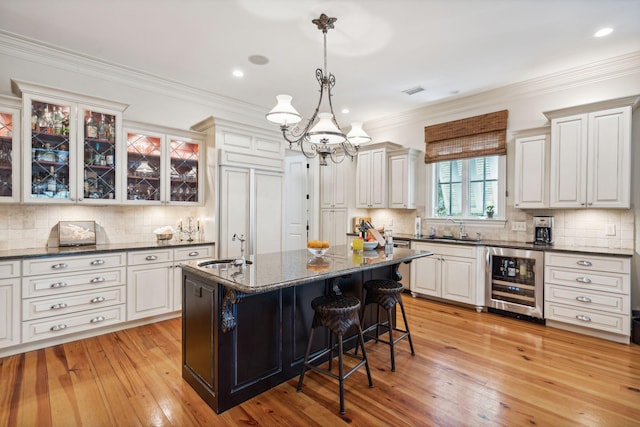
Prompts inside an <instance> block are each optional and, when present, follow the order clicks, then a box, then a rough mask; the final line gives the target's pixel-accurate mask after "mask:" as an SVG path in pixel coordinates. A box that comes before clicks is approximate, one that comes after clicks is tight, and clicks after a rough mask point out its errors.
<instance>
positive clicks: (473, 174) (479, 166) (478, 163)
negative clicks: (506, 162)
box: [469, 157, 484, 181]
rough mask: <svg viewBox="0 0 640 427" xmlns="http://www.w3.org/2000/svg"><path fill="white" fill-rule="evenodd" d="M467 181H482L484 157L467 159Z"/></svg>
mask: <svg viewBox="0 0 640 427" xmlns="http://www.w3.org/2000/svg"><path fill="white" fill-rule="evenodd" d="M469 180H470V181H482V180H484V157H475V158H473V159H469Z"/></svg>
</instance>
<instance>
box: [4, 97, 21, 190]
mask: <svg viewBox="0 0 640 427" xmlns="http://www.w3.org/2000/svg"><path fill="white" fill-rule="evenodd" d="M19 101H20V100H19V99H17V98H11V97H8V96H2V95H0V203H18V202H19V201H20V170H21V169H20V102H19Z"/></svg>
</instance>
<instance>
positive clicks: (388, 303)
mask: <svg viewBox="0 0 640 427" xmlns="http://www.w3.org/2000/svg"><path fill="white" fill-rule="evenodd" d="M364 289H365V290H366V297H365V301H364V304H363V305H362V313H361V315H360V319H361V322H362V321H363V319H364V314H365V310H366V308H367V305H369V304H376V308H377V311H376V321H375V323H373V324H372V325H370V326H369V327H367V328H366V329H365V330H364V331H363V335H364V336H365V337H369V338H372V339H374V340H375V341H376V342H382V343H384V344H387V345H389V347H390V350H391V371H392V372H394V371H395V370H396V360H395V354H394V347H395V344H396V343H397V342H398V341H400V340H402V339H404V338H407V339H408V340H409V347H410V348H411V354H412V355H414V354H416V353H415V352H414V351H413V342H412V341H411V333H410V332H409V324H408V323H407V316H406V314H405V312H404V305H403V304H402V291H403V290H404V286H402V283H399V282H396V281H395V280H390V279H374V280H369V281H367V282H365V283H364ZM396 304H398V305H400V310H401V311H402V319H403V320H404V327H405V329H399V328H397V327H396V325H394V323H395V321H394V319H393V312H392V310H393V308H394V307H395V305H396ZM380 308H382V309H384V310H385V311H386V312H387V320H386V321H384V322H380ZM380 328H386V330H387V331H389V340H388V341H387V340H384V339H381V338H380ZM373 330H375V336H372V335H369V334H368V333H370V332H371V331H373ZM394 331H395V332H400V333H401V334H400V335H399V336H398V337H397V338H395V339H394V338H393V332H394ZM355 351H356V353H357V352H358V345H357V344H356V350H355ZM363 353H364V352H363Z"/></svg>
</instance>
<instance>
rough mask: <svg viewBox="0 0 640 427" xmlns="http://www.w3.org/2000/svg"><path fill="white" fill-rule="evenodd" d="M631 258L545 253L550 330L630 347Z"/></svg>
mask: <svg viewBox="0 0 640 427" xmlns="http://www.w3.org/2000/svg"><path fill="white" fill-rule="evenodd" d="M630 275H631V274H630V258H629V257H621V256H604V255H592V254H567V253H561V252H545V273H544V279H545V280H544V281H545V292H544V295H545V302H544V304H545V305H544V317H545V319H546V324H547V326H553V327H557V328H560V329H567V330H571V331H574V332H579V333H583V334H587V335H592V336H596V337H600V338H605V339H609V340H612V341H616V342H622V343H625V344H628V343H629V338H630V335H631V307H630V306H631V295H630V288H631V280H630Z"/></svg>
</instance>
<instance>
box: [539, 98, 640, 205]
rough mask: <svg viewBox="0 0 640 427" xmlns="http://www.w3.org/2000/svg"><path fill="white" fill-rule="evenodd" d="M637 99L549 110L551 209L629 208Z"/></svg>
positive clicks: (547, 114)
mask: <svg viewBox="0 0 640 427" xmlns="http://www.w3.org/2000/svg"><path fill="white" fill-rule="evenodd" d="M637 101H638V97H637V96H636V97H629V98H622V99H617V100H612V101H606V102H601V103H597V104H590V105H587V106H581V107H574V108H569V109H564V110H559V111H553V112H547V113H545V115H546V116H547V117H548V118H550V119H551V170H550V189H549V191H550V203H549V206H550V207H552V208H584V207H590V208H629V207H630V192H631V188H630V187H631V155H630V151H631V112H632V106H633V105H634V104H636V103H637Z"/></svg>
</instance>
